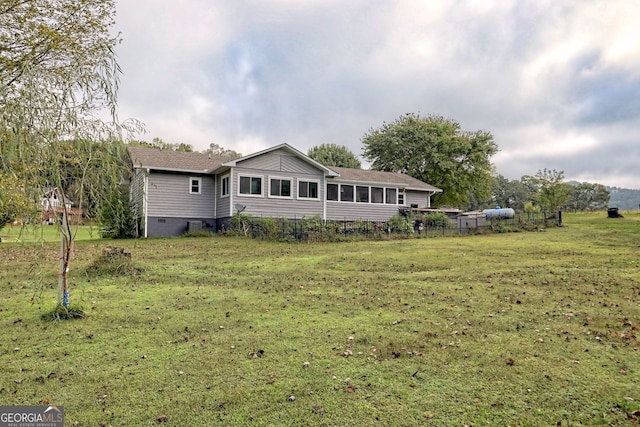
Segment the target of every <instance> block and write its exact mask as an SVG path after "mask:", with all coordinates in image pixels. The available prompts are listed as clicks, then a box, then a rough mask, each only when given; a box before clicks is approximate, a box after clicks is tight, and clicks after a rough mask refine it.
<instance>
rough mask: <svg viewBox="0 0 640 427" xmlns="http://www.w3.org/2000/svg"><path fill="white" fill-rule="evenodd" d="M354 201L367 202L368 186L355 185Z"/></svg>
mask: <svg viewBox="0 0 640 427" xmlns="http://www.w3.org/2000/svg"><path fill="white" fill-rule="evenodd" d="M356 202H360V203H369V187H363V186H360V185H357V186H356Z"/></svg>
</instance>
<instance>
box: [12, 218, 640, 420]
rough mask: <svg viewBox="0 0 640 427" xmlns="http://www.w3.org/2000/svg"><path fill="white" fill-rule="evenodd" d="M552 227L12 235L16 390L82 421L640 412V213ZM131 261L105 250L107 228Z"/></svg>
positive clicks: (22, 400)
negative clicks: (63, 316) (391, 233)
mask: <svg viewBox="0 0 640 427" xmlns="http://www.w3.org/2000/svg"><path fill="white" fill-rule="evenodd" d="M623 214H624V216H625V217H624V218H620V219H607V218H606V213H602V212H599V213H594V214H573V215H571V214H568V215H565V216H564V222H565V226H564V227H561V228H553V229H548V230H546V231H544V232H528V233H504V234H494V235H478V236H465V237H452V238H430V239H407V240H389V241H354V242H349V243H314V244H307V243H301V244H300V243H279V242H262V241H253V240H248V239H244V238H226V237H215V238H191V239H186V238H176V239H150V240H141V241H104V240H97V241H96V240H94V241H79V242H77V244H76V256H75V259H74V260H73V263H72V267H71V271H70V277H71V283H72V289H71V291H72V294H71V300H72V303H79V304H81V305H82V306H83V307H84V309H85V312H86V314H87V316H86V318H84V319H77V320H67V321H54V322H51V321H45V320H42V319H41V314H42V313H43V312H46V311H47V310H50V309H52V308H53V306H54V305H55V300H56V286H57V285H56V283H57V275H56V266H57V257H56V250H57V245H56V244H55V243H51V244H44V245H43V244H36V245H34V244H17V243H8V244H5V243H3V244H2V245H0V254H1V255H2V256H1V257H0V325H1V327H0V342H1V343H2V345H1V346H0V404H3V405H44V404H49V403H50V404H53V405H62V406H64V408H65V418H66V425H70V426H72V425H73V426H75V425H78V426H96V425H102V426H151V425H156V424H158V423H161V425H173V426H195V425H224V426H244V425H252V426H253V425H255V426H277V425H282V426H294V425H299V426H333V425H336V426H348V425H357V426H363V425H387V426H413V425H420V426H423V425H426V426H429V425H432V426H463V425H473V426H478V425H488V426H501V425H503V426H506V425H509V426H511V425H514V426H549V425H553V426H556V425H562V426H578V425H615V426H623V425H638V422H639V421H638V420H639V419H640V415H638V414H640V412H636V411H638V410H640V387H639V386H638V384H640V340H639V338H638V335H639V334H640V331H639V330H638V327H639V325H640V214H639V213H638V212H633V213H631V212H623ZM110 245H111V246H121V247H124V248H125V249H126V251H128V252H130V253H131V259H132V261H131V263H130V264H128V263H127V262H125V261H123V262H121V263H118V264H117V265H112V266H108V265H107V266H105V264H104V263H99V262H98V261H99V260H100V258H101V254H102V250H103V248H105V247H106V246H110Z"/></svg>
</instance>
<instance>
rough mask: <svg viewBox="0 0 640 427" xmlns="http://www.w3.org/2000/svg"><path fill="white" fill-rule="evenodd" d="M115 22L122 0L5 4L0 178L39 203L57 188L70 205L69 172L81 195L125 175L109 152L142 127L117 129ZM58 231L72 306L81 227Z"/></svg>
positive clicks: (61, 296)
mask: <svg viewBox="0 0 640 427" xmlns="http://www.w3.org/2000/svg"><path fill="white" fill-rule="evenodd" d="M114 16H115V1H114V0H83V1H77V0H29V1H25V0H5V1H3V2H2V3H1V4H0V112H1V114H0V173H2V174H5V175H10V176H13V177H15V178H16V179H17V181H18V182H19V183H20V184H19V186H18V188H19V189H20V190H21V191H22V192H24V194H28V195H33V196H34V197H32V200H39V197H38V196H37V195H38V194H40V195H41V194H44V191H45V189H47V188H52V187H53V188H56V189H57V191H58V193H59V197H60V198H61V199H62V200H64V198H65V197H66V196H65V191H66V189H67V188H68V186H67V185H66V184H67V181H68V180H69V177H70V174H72V175H73V179H74V182H75V183H76V184H77V185H80V187H81V188H80V189H79V190H77V191H79V193H80V194H86V191H85V189H88V188H89V189H92V190H91V191H93V192H94V193H95V194H97V193H98V191H97V189H99V188H100V189H104V188H107V187H106V186H104V185H102V184H104V182H103V183H102V184H101V181H109V182H110V184H109V185H112V183H113V182H117V181H118V180H119V179H120V177H121V171H120V169H119V167H118V165H117V164H115V163H114V161H113V160H112V159H114V157H113V156H111V154H113V153H110V152H111V151H118V150H120V151H122V144H117V143H113V141H119V140H121V139H122V138H123V134H124V133H128V132H129V131H135V130H136V129H138V128H139V124H138V123H137V122H135V121H134V122H129V123H125V124H119V121H118V118H117V115H116V106H117V104H116V101H117V92H118V83H119V74H120V68H119V66H118V64H117V61H116V55H115V51H114V49H115V46H116V45H117V43H118V42H119V38H118V37H117V36H114V35H113V34H112V33H111V27H112V25H113V24H114ZM105 113H107V114H106V115H107V116H109V117H110V118H109V119H107V120H104V119H102V118H101V117H105ZM97 142H100V143H99V144H96V143H97ZM69 150H70V151H69ZM63 165H64V166H63ZM67 166H69V167H67ZM71 166H72V167H71ZM96 167H97V168H99V169H95V168H96ZM97 170H99V172H100V173H97ZM71 171H73V172H71ZM94 190H95V191H94ZM6 191H7V190H6V189H4V190H3V189H1V188H0V193H3V192H6ZM63 209H65V212H64V215H63V219H64V218H66V217H67V215H66V214H67V213H68V212H66V207H64V205H63ZM60 231H61V236H62V245H61V247H62V248H61V257H60V259H61V264H60V275H59V278H60V280H59V293H58V302H59V303H60V304H62V305H64V306H68V303H69V288H68V282H67V271H68V268H69V262H70V260H71V254H72V248H73V244H72V243H73V239H74V236H75V231H77V230H74V229H73V227H72V226H71V225H70V223H69V222H68V221H64V220H63V221H61V223H60Z"/></svg>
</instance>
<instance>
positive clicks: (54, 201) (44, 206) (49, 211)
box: [39, 187, 82, 224]
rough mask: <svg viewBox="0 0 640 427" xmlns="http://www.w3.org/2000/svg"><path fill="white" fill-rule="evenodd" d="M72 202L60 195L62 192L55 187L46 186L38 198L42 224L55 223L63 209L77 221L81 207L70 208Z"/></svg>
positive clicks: (80, 214)
mask: <svg viewBox="0 0 640 427" xmlns="http://www.w3.org/2000/svg"><path fill="white" fill-rule="evenodd" d="M72 206H73V202H72V201H71V200H70V199H69V198H67V197H66V196H64V195H62V192H61V191H59V190H58V188H56V187H50V188H46V189H45V191H44V194H43V195H42V197H41V198H40V206H39V210H40V211H41V213H42V219H41V221H42V223H43V224H55V223H56V221H57V220H58V217H60V216H61V215H62V212H63V211H66V212H67V214H69V215H70V216H71V217H74V218H75V221H79V220H80V218H81V217H82V209H80V208H77V209H74V208H72Z"/></svg>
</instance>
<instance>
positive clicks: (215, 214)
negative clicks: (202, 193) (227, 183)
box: [213, 174, 222, 230]
mask: <svg viewBox="0 0 640 427" xmlns="http://www.w3.org/2000/svg"><path fill="white" fill-rule="evenodd" d="M218 178H220V175H219V174H215V175H214V176H213V219H214V220H216V224H215V229H216V230H217V229H218V221H217V219H218V194H220V193H222V192H220V193H218ZM220 185H221V186H222V183H220Z"/></svg>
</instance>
